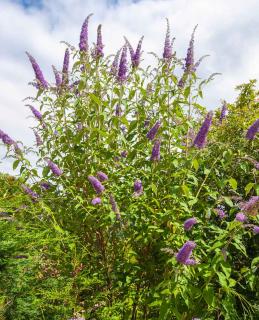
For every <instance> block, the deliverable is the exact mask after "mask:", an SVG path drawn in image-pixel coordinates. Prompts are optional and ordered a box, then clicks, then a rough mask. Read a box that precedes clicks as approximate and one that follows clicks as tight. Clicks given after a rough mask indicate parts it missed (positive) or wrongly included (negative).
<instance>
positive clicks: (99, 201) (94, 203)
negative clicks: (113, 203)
mask: <svg viewBox="0 0 259 320" xmlns="http://www.w3.org/2000/svg"><path fill="white" fill-rule="evenodd" d="M91 203H92V205H94V206H96V205H97V204H101V203H102V199H101V198H98V197H96V198H94V199H93V200H92V201H91Z"/></svg>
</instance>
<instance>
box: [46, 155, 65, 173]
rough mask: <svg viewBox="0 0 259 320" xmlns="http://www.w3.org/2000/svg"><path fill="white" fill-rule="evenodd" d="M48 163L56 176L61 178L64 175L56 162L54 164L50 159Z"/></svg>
mask: <svg viewBox="0 0 259 320" xmlns="http://www.w3.org/2000/svg"><path fill="white" fill-rule="evenodd" d="M46 161H47V164H48V166H49V168H50V170H51V171H52V173H53V174H54V175H55V176H57V177H59V176H61V175H62V174H63V171H62V170H61V169H60V168H59V167H58V166H57V165H56V164H55V163H54V162H52V161H51V160H49V159H47V160H46Z"/></svg>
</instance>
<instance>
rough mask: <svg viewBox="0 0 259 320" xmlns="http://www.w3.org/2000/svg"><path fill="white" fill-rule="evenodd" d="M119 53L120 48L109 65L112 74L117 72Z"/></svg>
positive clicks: (114, 74)
mask: <svg viewBox="0 0 259 320" xmlns="http://www.w3.org/2000/svg"><path fill="white" fill-rule="evenodd" d="M120 53H121V49H120V50H118V51H117V53H116V55H115V57H114V60H113V62H112V66H111V70H110V73H111V74H112V75H113V76H116V75H117V72H118V65H119V58H120Z"/></svg>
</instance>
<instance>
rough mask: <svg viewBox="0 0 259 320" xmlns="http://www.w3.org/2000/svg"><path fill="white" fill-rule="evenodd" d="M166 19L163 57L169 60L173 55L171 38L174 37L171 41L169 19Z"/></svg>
mask: <svg viewBox="0 0 259 320" xmlns="http://www.w3.org/2000/svg"><path fill="white" fill-rule="evenodd" d="M166 20H167V29H166V36H165V45H164V52H163V58H164V59H165V60H169V59H171V58H172V56H173V40H174V39H173V40H172V41H171V37H170V25H169V20H168V19H166Z"/></svg>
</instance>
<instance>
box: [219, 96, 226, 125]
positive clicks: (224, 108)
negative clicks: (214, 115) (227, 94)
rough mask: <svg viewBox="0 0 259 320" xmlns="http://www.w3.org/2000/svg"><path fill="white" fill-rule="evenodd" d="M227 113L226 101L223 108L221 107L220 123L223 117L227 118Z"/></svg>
mask: <svg viewBox="0 0 259 320" xmlns="http://www.w3.org/2000/svg"><path fill="white" fill-rule="evenodd" d="M226 114H227V103H226V101H224V103H223V106H222V109H221V113H220V117H219V122H220V123H222V121H223V119H225V118H226Z"/></svg>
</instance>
